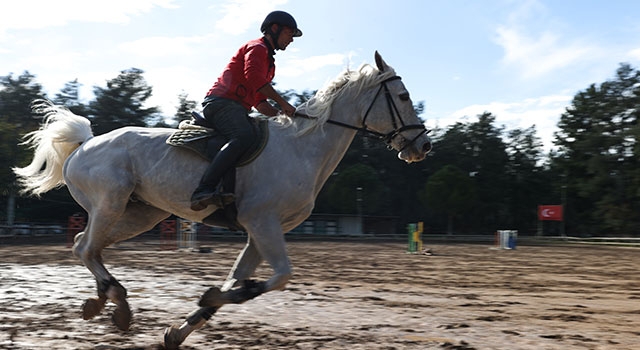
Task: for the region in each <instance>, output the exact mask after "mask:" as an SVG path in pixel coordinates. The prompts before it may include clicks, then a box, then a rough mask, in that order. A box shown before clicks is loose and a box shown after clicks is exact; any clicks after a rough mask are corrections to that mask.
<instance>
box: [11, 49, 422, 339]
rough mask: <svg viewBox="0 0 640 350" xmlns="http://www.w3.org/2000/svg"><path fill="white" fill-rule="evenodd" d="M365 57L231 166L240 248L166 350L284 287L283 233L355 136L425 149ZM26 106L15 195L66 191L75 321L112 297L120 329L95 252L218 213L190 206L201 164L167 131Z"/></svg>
mask: <svg viewBox="0 0 640 350" xmlns="http://www.w3.org/2000/svg"><path fill="white" fill-rule="evenodd" d="M375 61H376V66H377V69H376V68H375V67H373V66H371V65H367V64H365V65H362V66H361V67H360V68H359V69H358V70H357V71H346V72H344V73H342V74H341V75H339V76H338V77H337V79H335V80H334V81H333V82H332V83H330V84H328V86H326V87H325V88H324V89H322V90H320V91H319V92H318V93H317V94H316V95H315V96H314V97H313V98H312V99H311V100H310V101H309V102H308V103H305V104H303V105H302V106H301V107H300V108H299V109H298V111H299V115H301V116H305V118H294V119H289V118H285V117H281V118H279V119H276V120H271V121H269V132H270V137H269V140H268V143H267V145H266V147H265V148H264V150H263V152H262V154H261V155H260V156H259V157H258V158H257V159H255V160H254V161H253V162H251V163H249V164H248V165H245V166H242V167H239V168H237V183H236V205H237V209H238V213H237V221H238V223H240V224H241V225H242V226H243V228H245V229H246V231H247V233H248V237H249V239H248V242H247V244H246V246H245V247H244V249H243V250H242V252H241V253H240V254H239V256H238V258H237V260H236V262H235V264H234V266H233V268H232V269H231V271H230V273H229V276H228V278H227V280H226V281H225V282H224V284H223V285H222V287H221V288H218V287H212V288H210V289H209V290H208V291H206V292H205V293H204V295H203V296H202V298H201V299H200V302H199V306H200V308H199V309H197V310H195V311H194V312H193V313H191V314H190V315H189V316H187V319H186V322H184V324H182V325H181V326H172V327H170V328H168V329H167V330H166V332H165V346H166V347H167V348H177V347H178V346H179V344H181V343H182V342H183V341H184V339H186V337H187V336H188V335H189V334H190V333H191V332H193V331H194V330H196V329H198V328H200V327H202V326H203V325H204V324H205V323H206V321H207V320H208V319H209V318H210V317H211V316H212V315H213V314H214V313H215V312H216V311H217V310H218V308H220V307H221V306H222V305H224V304H227V303H242V302H245V301H247V300H249V299H252V298H254V297H256V296H258V295H260V294H262V293H266V292H269V291H272V290H278V289H283V288H284V287H285V285H286V284H287V282H288V281H289V279H290V278H291V275H292V272H291V265H290V263H289V259H288V257H287V252H286V248H285V240H284V233H285V232H288V231H290V230H291V229H293V228H295V227H296V226H298V225H299V224H301V223H302V222H303V221H304V220H305V219H306V218H307V217H309V215H310V214H311V210H312V209H313V206H314V201H315V199H316V196H317V195H318V192H320V189H321V188H322V186H323V184H324V183H325V182H326V180H327V179H328V177H329V176H330V175H331V174H332V172H333V171H334V170H335V168H336V167H337V165H338V163H339V162H340V160H341V159H342V157H343V156H344V154H345V152H346V150H347V148H348V147H349V145H350V144H351V141H352V140H353V138H354V136H355V134H356V132H357V131H358V130H361V131H364V132H368V133H371V134H373V135H375V136H379V137H380V138H381V139H383V140H384V141H385V142H386V143H387V144H388V146H389V147H390V148H393V149H395V150H396V151H397V152H398V157H399V158H400V159H402V160H404V161H406V162H408V163H410V162H418V161H421V160H423V159H424V158H425V156H426V155H427V153H428V152H429V151H430V150H431V141H430V139H429V138H428V136H427V135H426V128H425V126H424V125H423V124H422V122H421V121H420V119H419V118H418V117H417V115H416V112H415V110H414V108H413V103H412V102H411V99H410V98H409V92H408V91H407V90H406V88H405V86H404V84H403V83H402V82H401V80H400V77H399V76H397V75H396V74H395V71H394V70H393V69H392V68H391V67H389V66H388V65H387V64H386V63H385V62H384V60H383V59H382V58H381V57H380V55H379V54H378V53H377V52H376V53H375ZM34 109H36V110H37V111H38V112H41V113H44V114H45V121H44V123H43V125H42V126H41V128H40V129H39V130H36V131H34V132H32V133H30V134H28V135H26V136H25V139H26V141H25V143H26V144H28V145H30V146H31V147H32V148H34V149H35V151H34V158H33V161H32V162H31V164H30V165H28V166H26V167H24V168H15V169H14V171H15V173H16V174H17V175H18V179H19V181H20V184H21V186H22V189H23V192H24V193H27V194H31V195H36V196H38V195H40V194H42V193H45V192H47V191H49V190H51V189H53V188H54V187H58V186H62V185H65V184H66V186H67V187H68V189H69V192H70V193H71V194H72V195H73V197H74V199H75V200H76V201H77V202H78V203H79V204H80V205H81V206H82V207H83V208H84V209H85V210H86V211H87V213H88V223H87V226H86V227H85V230H84V232H80V233H79V234H78V235H76V237H75V244H74V246H73V253H74V254H75V256H77V257H78V258H79V259H80V260H81V261H82V262H83V263H84V265H85V266H86V267H87V268H88V269H89V270H90V271H91V272H92V273H93V275H94V276H95V278H96V281H97V289H98V297H97V298H95V299H93V298H91V299H88V300H87V301H85V303H84V304H83V317H84V318H85V319H90V318H92V317H94V316H95V315H97V314H98V313H99V312H100V311H101V310H102V309H103V308H104V306H105V303H106V301H107V300H111V301H112V302H113V303H115V304H116V308H115V310H114V313H113V322H114V323H115V325H116V326H117V327H118V328H120V329H122V330H126V329H128V328H129V325H130V322H131V318H132V315H131V311H130V308H129V305H128V303H127V300H126V290H125V289H124V287H123V286H122V285H121V284H120V283H119V282H118V281H117V280H116V279H115V278H114V277H113V276H112V275H111V274H110V273H109V271H107V269H106V268H105V266H104V264H103V262H102V250H103V249H104V248H105V247H107V246H109V245H111V244H114V243H116V242H119V241H122V240H125V239H128V238H131V237H134V236H136V235H139V234H141V233H143V232H146V231H148V230H150V229H152V228H153V227H154V226H155V225H156V224H158V223H159V222H161V221H162V220H164V219H165V218H167V217H168V216H169V215H171V214H175V215H177V216H180V217H182V218H186V219H189V220H193V221H196V222H202V221H203V220H204V219H205V218H206V217H207V216H209V215H210V214H212V213H213V212H214V211H215V210H216V209H217V208H215V207H211V206H210V207H208V208H207V209H206V210H202V211H192V210H191V209H190V196H191V193H192V192H193V190H194V189H195V187H196V186H197V184H198V180H199V179H200V177H201V175H202V173H203V172H204V171H205V168H206V167H207V165H208V164H207V161H205V160H203V159H202V158H201V157H200V156H198V155H196V154H195V153H193V152H191V151H189V150H186V149H183V148H177V147H172V146H169V145H167V144H166V143H165V141H166V140H167V138H168V137H169V136H170V135H171V134H172V133H173V132H174V131H175V130H173V129H161V128H140V127H123V128H120V129H117V130H114V131H112V132H110V133H107V134H104V135H100V136H95V137H94V136H93V135H92V131H91V126H90V122H89V120H87V119H86V118H84V117H80V116H77V115H74V114H73V113H71V112H70V111H68V110H66V109H64V108H62V107H59V106H55V105H53V104H51V103H50V102H48V101H44V102H40V103H39V104H36V105H35V106H34ZM327 124H330V125H327ZM263 260H266V261H267V262H268V263H269V265H270V266H271V268H272V269H273V272H274V273H273V275H272V276H271V277H270V278H269V279H268V280H267V281H264V282H255V281H252V280H250V279H249V278H250V277H251V276H252V275H253V273H254V272H255V270H256V268H257V267H258V265H259V264H260V263H261V262H262V261H263Z"/></svg>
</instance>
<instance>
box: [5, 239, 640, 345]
mask: <svg viewBox="0 0 640 350" xmlns="http://www.w3.org/2000/svg"><path fill="white" fill-rule="evenodd" d="M207 245H208V246H209V247H211V248H213V252H212V253H208V254H203V253H193V252H188V251H161V250H159V249H158V248H157V246H154V245H149V244H142V243H125V244H122V245H120V246H119V247H117V248H113V249H108V250H107V251H105V262H106V264H107V266H108V268H110V270H111V272H112V273H113V274H114V275H115V276H116V277H117V278H118V279H119V280H120V282H121V283H122V284H123V285H124V286H125V287H126V288H127V289H128V293H129V303H130V304H131V307H132V308H133V312H134V320H133V322H134V323H133V325H132V327H131V329H130V330H129V331H128V332H120V331H118V330H117V329H116V328H115V326H113V325H112V324H111V320H110V316H109V314H110V311H111V310H113V305H108V306H107V310H105V312H104V313H103V314H102V315H100V316H98V317H96V318H95V319H93V320H90V321H83V320H82V319H81V317H80V305H81V304H82V302H83V301H84V299H86V298H88V297H92V296H94V294H95V282H94V281H93V277H92V276H91V275H90V273H89V272H88V271H87V270H86V269H85V268H84V267H83V266H81V265H80V264H79V263H78V262H77V261H76V259H75V258H73V257H72V256H71V253H70V250H69V249H68V248H66V247H65V246H64V245H48V246H8V245H3V246H0V349H31V348H33V349H40V348H42V349H161V348H162V346H161V342H162V333H163V330H164V328H165V327H167V326H169V325H171V324H173V323H182V321H183V320H184V318H185V316H186V315H187V314H188V313H189V312H191V311H193V310H194V309H195V308H196V303H197V300H198V298H199V296H200V295H201V294H202V292H204V291H205V290H206V289H207V288H208V286H210V285H212V284H219V283H220V282H221V281H223V280H224V278H225V277H226V274H227V272H228V270H229V268H230V267H231V265H232V263H233V260H234V259H235V256H236V255H237V254H238V253H239V251H240V249H241V248H242V246H243V244H242V243H213V244H207ZM429 248H431V249H432V250H433V252H434V253H435V255H433V256H426V255H410V254H406V253H405V246H404V245H402V244H389V243H368V244H363V243H346V242H327V243H320V242H291V243H289V252H290V257H291V261H292V263H293V266H294V278H293V280H292V281H291V283H290V284H289V286H288V288H287V289H286V290H285V291H283V292H272V293H270V294H266V295H263V296H260V297H258V298H256V299H255V300H252V301H249V302H247V303H245V304H242V305H231V306H226V307H224V308H222V309H221V310H220V311H219V312H218V313H217V314H216V315H215V316H214V318H213V319H212V320H211V321H210V322H209V323H208V324H207V326H205V327H204V328H202V329H201V330H199V331H198V332H196V333H194V334H192V336H191V337H189V338H188V339H187V340H186V342H185V343H184V346H183V347H182V348H183V349H276V348H277V349H637V346H638V344H640V272H639V271H638V267H640V249H633V248H622V247H617V248H616V247H611V248H607V247H598V248H595V247H578V246H571V247H559V246H555V247H528V246H522V247H518V249H517V250H515V251H506V250H492V249H489V247H488V246H486V245H435V246H429ZM269 273H270V271H269V270H268V269H267V268H266V267H264V266H263V267H261V268H260V269H259V270H258V274H257V275H258V277H260V278H265V277H267V276H268V274H269Z"/></svg>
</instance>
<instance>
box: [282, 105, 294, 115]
mask: <svg viewBox="0 0 640 350" xmlns="http://www.w3.org/2000/svg"><path fill="white" fill-rule="evenodd" d="M280 107H282V113H284V114H286V115H287V116H289V117H293V114H294V113H295V112H296V107H294V106H292V105H290V104H289V103H286V104H284V105H283V106H280Z"/></svg>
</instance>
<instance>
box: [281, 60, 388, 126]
mask: <svg viewBox="0 0 640 350" xmlns="http://www.w3.org/2000/svg"><path fill="white" fill-rule="evenodd" d="M387 68H388V69H386V70H385V71H384V72H381V71H379V70H378V69H376V68H375V67H373V66H372V65H370V64H363V65H361V66H360V68H358V69H357V70H355V71H352V70H348V69H347V70H345V71H344V72H342V73H341V74H340V75H338V77H337V78H335V79H334V80H333V81H331V82H329V83H327V85H326V86H324V87H323V88H322V89H320V90H318V92H316V94H315V95H314V96H313V97H312V98H311V99H310V100H309V101H307V102H305V103H304V104H302V106H300V107H299V108H298V109H299V110H301V111H303V112H304V114H306V115H307V116H309V117H310V118H297V119H296V123H290V122H289V123H287V122H283V121H280V124H281V125H283V126H290V125H296V126H297V128H298V130H297V132H296V135H298V136H301V135H305V134H308V133H309V132H311V131H313V130H316V129H317V128H321V127H322V126H323V125H324V124H325V123H326V121H327V120H328V119H329V117H330V116H331V107H332V106H333V102H334V101H335V100H336V99H337V98H338V97H342V96H344V97H345V98H347V99H353V100H354V101H355V98H356V96H358V95H359V94H360V92H361V91H362V90H364V89H366V88H368V87H370V86H373V85H377V84H380V82H382V81H383V80H385V79H387V78H389V77H392V76H394V75H395V74H396V73H395V71H394V70H393V69H392V68H391V67H387Z"/></svg>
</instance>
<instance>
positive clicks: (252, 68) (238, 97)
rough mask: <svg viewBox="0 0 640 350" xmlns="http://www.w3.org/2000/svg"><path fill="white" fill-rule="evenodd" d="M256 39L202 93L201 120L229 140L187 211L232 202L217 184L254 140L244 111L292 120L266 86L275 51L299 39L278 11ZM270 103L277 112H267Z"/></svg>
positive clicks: (285, 106) (272, 72)
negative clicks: (284, 116) (273, 104)
mask: <svg viewBox="0 0 640 350" xmlns="http://www.w3.org/2000/svg"><path fill="white" fill-rule="evenodd" d="M260 30H261V31H262V33H263V36H262V37H261V38H258V39H255V40H251V41H249V42H247V43H246V44H244V45H243V46H241V47H240V49H238V51H237V52H236V54H235V55H234V56H233V57H232V58H231V61H230V62H229V64H227V66H226V67H225V69H224V71H223V72H222V74H221V75H220V76H219V77H218V80H217V81H216V82H215V83H214V84H213V87H211V89H210V90H209V92H208V93H207V95H206V97H205V99H204V102H203V103H202V104H203V106H204V111H203V112H204V117H205V118H206V119H207V121H209V122H210V123H211V124H212V125H213V127H214V128H215V129H216V130H217V131H218V132H220V133H221V134H223V135H224V136H225V137H227V139H228V140H229V141H228V142H227V144H226V145H225V146H224V147H222V149H221V150H220V152H218V154H217V155H216V156H215V158H214V159H213V161H212V162H211V164H209V167H208V168H207V170H206V171H205V173H204V175H203V176H202V179H201V180H200V184H199V185H198V187H197V188H196V190H195V191H194V193H193V195H192V196H191V209H192V210H203V209H205V208H206V207H207V206H208V205H210V204H215V205H216V206H218V207H222V206H224V205H227V204H229V203H231V202H233V201H234V200H235V196H234V195H233V193H223V192H221V191H220V190H219V187H218V183H219V182H220V180H221V179H222V176H223V175H224V174H225V173H226V172H227V170H229V169H230V168H231V167H233V166H235V164H236V162H237V161H238V159H239V158H240V157H241V156H242V155H243V153H244V152H245V151H246V150H247V148H248V147H249V146H250V145H251V144H252V142H253V140H254V138H255V137H256V135H254V131H253V128H252V126H251V123H250V121H249V118H250V117H249V114H248V113H249V111H250V110H251V108H252V107H255V108H256V109H257V110H258V112H260V113H262V114H264V115H267V116H275V115H277V114H278V113H284V114H286V115H288V116H293V113H294V112H295V107H293V106H292V105H291V104H289V103H288V102H287V101H286V100H285V99H284V98H282V96H280V94H278V92H276V90H275V89H274V88H273V86H272V85H271V81H272V80H273V77H274V75H275V68H276V67H275V59H274V55H275V54H276V52H275V50H283V51H284V50H285V49H286V48H287V46H288V45H289V44H290V43H292V42H293V38H294V37H299V36H302V31H300V29H298V25H297V24H296V21H295V19H294V18H293V17H292V16H291V15H290V14H288V13H286V12H284V11H273V12H271V13H269V14H268V15H267V17H266V18H265V19H264V21H263V22H262V25H261V26H260ZM267 99H271V100H273V101H275V102H276V103H277V104H278V105H279V106H280V108H282V110H281V111H280V110H278V109H276V108H275V107H273V106H272V105H271V104H270V103H269V102H267Z"/></svg>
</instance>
